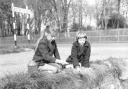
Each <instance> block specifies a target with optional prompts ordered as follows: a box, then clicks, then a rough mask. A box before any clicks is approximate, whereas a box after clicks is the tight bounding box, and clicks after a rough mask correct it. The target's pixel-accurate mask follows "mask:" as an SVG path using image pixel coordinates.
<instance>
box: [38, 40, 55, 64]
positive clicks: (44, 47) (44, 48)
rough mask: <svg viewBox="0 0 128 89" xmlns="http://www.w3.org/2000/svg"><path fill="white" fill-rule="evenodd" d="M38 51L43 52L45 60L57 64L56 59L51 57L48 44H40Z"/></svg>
mask: <svg viewBox="0 0 128 89" xmlns="http://www.w3.org/2000/svg"><path fill="white" fill-rule="evenodd" d="M38 49H39V51H40V52H41V55H42V57H43V60H46V61H49V62H50V63H52V62H55V60H56V58H54V57H52V56H50V55H49V53H48V48H47V44H46V43H45V42H40V43H39V45H38Z"/></svg>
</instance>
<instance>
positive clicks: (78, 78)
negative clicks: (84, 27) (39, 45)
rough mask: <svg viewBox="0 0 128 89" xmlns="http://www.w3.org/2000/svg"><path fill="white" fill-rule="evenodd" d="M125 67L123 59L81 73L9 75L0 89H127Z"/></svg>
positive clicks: (99, 64)
mask: <svg viewBox="0 0 128 89" xmlns="http://www.w3.org/2000/svg"><path fill="white" fill-rule="evenodd" d="M125 67H126V66H125V61H123V59H117V58H109V59H106V60H104V61H96V62H92V63H91V67H90V68H81V70H80V71H76V70H75V69H64V70H63V71H62V72H60V73H56V74H49V73H43V72H38V73H34V74H23V73H21V74H17V75H9V76H6V77H5V78H3V79H1V81H0V84H1V85H0V89H127V88H128V81H127V80H123V81H122V80H121V81H120V79H119V78H120V76H121V74H122V72H123V71H124V69H125Z"/></svg>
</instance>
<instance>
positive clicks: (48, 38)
mask: <svg viewBox="0 0 128 89" xmlns="http://www.w3.org/2000/svg"><path fill="white" fill-rule="evenodd" d="M47 40H49V41H52V40H55V36H52V35H51V34H47Z"/></svg>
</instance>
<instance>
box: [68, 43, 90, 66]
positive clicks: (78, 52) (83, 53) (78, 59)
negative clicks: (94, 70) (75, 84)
mask: <svg viewBox="0 0 128 89" xmlns="http://www.w3.org/2000/svg"><path fill="white" fill-rule="evenodd" d="M90 53H91V46H90V43H89V42H88V41H86V42H85V44H84V46H82V47H81V46H80V44H79V43H78V42H77V41H76V42H74V43H73V46H72V50H71V56H69V58H68V59H67V62H70V63H71V64H73V65H74V67H76V66H79V63H81V66H83V67H89V58H90Z"/></svg>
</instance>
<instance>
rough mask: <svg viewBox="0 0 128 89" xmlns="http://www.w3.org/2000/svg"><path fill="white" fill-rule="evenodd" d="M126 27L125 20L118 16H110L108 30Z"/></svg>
mask: <svg viewBox="0 0 128 89" xmlns="http://www.w3.org/2000/svg"><path fill="white" fill-rule="evenodd" d="M126 25H127V23H126V19H125V18H124V17H123V16H122V15H120V14H112V15H111V17H110V19H109V20H108V28H124V27H125V26H126Z"/></svg>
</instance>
